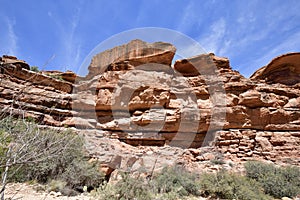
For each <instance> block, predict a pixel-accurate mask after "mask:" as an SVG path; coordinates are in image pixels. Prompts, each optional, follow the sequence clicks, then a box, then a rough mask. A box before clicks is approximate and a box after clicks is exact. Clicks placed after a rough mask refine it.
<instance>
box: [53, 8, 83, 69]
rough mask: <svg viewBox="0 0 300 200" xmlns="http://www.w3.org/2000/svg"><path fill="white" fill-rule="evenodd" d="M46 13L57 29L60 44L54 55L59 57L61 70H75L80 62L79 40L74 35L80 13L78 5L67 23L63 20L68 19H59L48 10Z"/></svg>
mask: <svg viewBox="0 0 300 200" xmlns="http://www.w3.org/2000/svg"><path fill="white" fill-rule="evenodd" d="M47 14H48V16H49V17H50V18H52V19H53V21H54V22H55V24H56V26H57V29H58V34H59V35H58V39H59V41H60V44H61V45H60V47H59V49H58V50H57V51H58V52H56V53H55V55H57V56H56V58H57V59H59V61H58V62H59V63H60V65H61V67H62V69H61V70H63V71H65V70H67V69H68V70H76V68H77V67H78V66H79V65H80V62H81V40H80V38H79V37H78V35H76V33H77V32H76V31H77V29H78V24H79V22H80V15H81V8H80V5H78V6H77V7H76V9H75V12H74V13H73V15H72V16H71V19H70V22H69V23H67V24H66V23H65V21H68V19H66V20H61V17H59V16H56V15H54V14H53V13H52V12H51V11H48V13H47Z"/></svg>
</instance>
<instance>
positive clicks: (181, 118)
mask: <svg viewBox="0 0 300 200" xmlns="http://www.w3.org/2000/svg"><path fill="white" fill-rule="evenodd" d="M175 53H176V48H175V47H174V46H173V45H171V44H168V43H163V42H156V43H146V42H143V41H141V40H134V41H131V42H130V43H128V44H125V45H122V46H119V47H115V48H113V49H110V50H107V51H105V52H102V53H100V54H97V55H95V56H94V58H93V59H92V61H91V64H90V66H89V67H88V70H89V73H88V75H87V76H86V77H78V76H77V75H76V74H74V73H72V72H66V73H60V72H32V71H30V70H29V65H28V64H26V63H25V62H24V61H22V62H21V61H19V60H17V59H16V58H13V57H11V58H9V60H7V58H5V57H3V58H2V59H1V74H0V108H1V111H2V116H5V115H8V114H10V115H14V116H22V117H25V118H32V119H34V120H36V121H37V122H38V123H39V124H41V125H43V126H48V127H64V128H66V127H69V128H73V129H74V130H76V131H78V132H81V133H84V134H86V135H91V134H92V135H93V137H92V138H93V139H92V140H90V142H92V143H93V146H92V147H91V146H90V147H89V148H88V149H89V150H90V152H92V153H91V154H92V155H93V156H95V157H97V156H98V157H99V159H102V160H103V161H104V162H108V161H106V160H105V159H106V158H107V157H106V158H105V159H104V158H100V157H101V153H99V151H102V150H103V149H101V148H102V147H101V148H100V147H99V144H98V147H99V148H100V149H98V150H97V148H96V146H97V138H98V139H99V138H102V139H103V138H105V141H108V143H109V141H110V139H109V138H111V139H112V140H111V141H112V143H113V142H115V139H117V140H120V141H121V142H125V143H128V144H131V145H133V146H177V147H181V148H184V149H188V148H199V147H204V146H209V147H214V148H216V149H217V150H218V151H220V152H222V154H223V155H224V156H225V157H227V158H229V159H242V160H248V159H255V158H262V159H267V160H271V161H282V162H285V163H287V162H290V163H293V164H297V165H299V164H300V157H299V152H300V75H299V74H300V73H299V72H300V71H299V70H300V53H290V54H285V55H282V56H279V57H277V58H275V59H274V60H273V61H271V62H270V64H268V65H267V66H265V67H263V68H261V69H259V70H258V71H257V72H255V73H254V74H253V75H252V76H251V78H249V79H248V78H245V77H243V76H242V75H241V74H240V73H239V72H237V71H235V70H233V69H232V68H231V66H230V63H229V60H228V59H227V58H223V57H218V56H215V55H214V54H212V53H211V54H201V55H196V56H194V57H191V58H185V59H181V60H177V61H175V63H173V64H172V60H173V57H174V55H175ZM51 74H52V76H51ZM53 74H54V75H55V76H54V75H53ZM99 140H100V139H99ZM101 145H102V146H103V145H104V146H105V143H101ZM107 145H108V144H107ZM103 148H104V147H103ZM120 152H121V151H120ZM120 152H119V153H120ZM102 156H103V155H102Z"/></svg>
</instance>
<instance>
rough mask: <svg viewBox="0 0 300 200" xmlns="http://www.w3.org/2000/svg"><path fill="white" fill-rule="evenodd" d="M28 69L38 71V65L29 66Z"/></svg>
mask: <svg viewBox="0 0 300 200" xmlns="http://www.w3.org/2000/svg"><path fill="white" fill-rule="evenodd" d="M30 70H31V71H33V72H39V71H40V70H39V67H37V66H31V67H30Z"/></svg>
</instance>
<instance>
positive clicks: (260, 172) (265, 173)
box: [245, 161, 300, 198]
mask: <svg viewBox="0 0 300 200" xmlns="http://www.w3.org/2000/svg"><path fill="white" fill-rule="evenodd" d="M245 168H246V175H247V177H249V178H252V179H254V180H256V181H258V182H259V183H260V184H261V185H262V187H263V188H264V190H265V193H267V194H270V195H272V196H273V197H276V198H281V197H285V196H286V197H295V196H296V195H298V194H300V168H299V167H296V166H288V167H277V166H275V165H274V164H267V163H262V162H258V161H249V162H247V163H246V164H245Z"/></svg>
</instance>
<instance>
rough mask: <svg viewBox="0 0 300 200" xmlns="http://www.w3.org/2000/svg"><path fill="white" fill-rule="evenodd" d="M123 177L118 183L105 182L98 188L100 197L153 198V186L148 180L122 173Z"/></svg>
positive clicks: (120, 199)
mask: <svg viewBox="0 0 300 200" xmlns="http://www.w3.org/2000/svg"><path fill="white" fill-rule="evenodd" d="M121 176H122V179H121V180H119V181H118V182H117V183H116V184H114V185H111V184H104V185H103V186H102V187H100V188H98V189H97V192H96V196H97V197H98V198H99V199H110V200H132V199H135V200H151V199H152V197H151V191H150V190H151V188H150V186H149V184H148V183H147V181H146V180H144V179H142V178H140V177H132V176H130V175H129V174H127V173H121Z"/></svg>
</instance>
